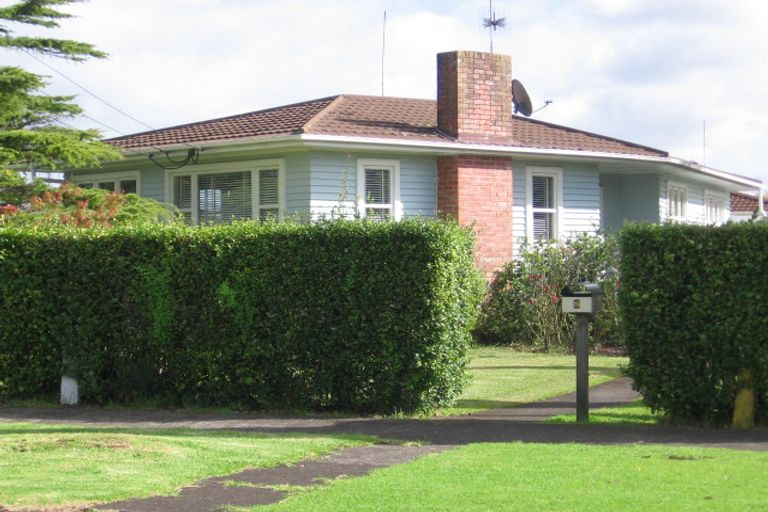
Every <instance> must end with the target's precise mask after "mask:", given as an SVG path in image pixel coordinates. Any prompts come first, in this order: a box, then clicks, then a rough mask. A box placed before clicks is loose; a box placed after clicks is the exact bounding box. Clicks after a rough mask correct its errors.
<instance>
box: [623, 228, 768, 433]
mask: <svg viewBox="0 0 768 512" xmlns="http://www.w3.org/2000/svg"><path fill="white" fill-rule="evenodd" d="M621 250H622V258H623V265H622V269H623V275H622V280H623V281H622V282H623V287H622V289H621V294H620V300H621V305H622V312H623V316H624V321H625V330H626V336H627V339H626V343H627V349H628V352H629V356H630V363H629V367H628V372H629V374H630V375H631V376H632V378H633V379H634V382H635V386H636V387H637V389H638V390H639V391H640V392H641V393H642V394H643V397H644V399H645V401H646V402H647V403H648V404H649V405H650V406H651V407H652V408H653V409H655V410H660V411H663V412H665V413H668V414H670V415H671V416H672V417H673V418H675V419H676V420H680V421H685V422H691V423H706V424H724V423H727V422H728V421H730V419H731V415H732V413H733V402H734V397H735V394H736V392H737V390H738V388H739V379H738V376H739V373H740V372H741V371H742V370H752V371H753V373H754V375H755V392H756V395H757V411H758V416H759V418H762V421H765V420H766V415H767V412H766V403H767V401H768V273H766V272H765V269H766V268H768V225H765V224H761V225H756V224H754V225H753V224H734V225H726V226H723V227H718V228H715V227H703V226H679V225H667V226H650V225H638V226H633V227H631V228H628V229H626V230H625V231H624V232H623V233H622V235H621Z"/></svg>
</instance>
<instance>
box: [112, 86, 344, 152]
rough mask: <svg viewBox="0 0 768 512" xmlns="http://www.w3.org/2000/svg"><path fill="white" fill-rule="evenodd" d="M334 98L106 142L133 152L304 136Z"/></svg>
mask: <svg viewBox="0 0 768 512" xmlns="http://www.w3.org/2000/svg"><path fill="white" fill-rule="evenodd" d="M334 98H335V97H330V98H321V99H318V100H312V101H305V102H303V103H296V104H294V105H285V106H282V107H275V108H270V109H267V110H259V111H256V112H249V113H247V114H239V115H236V116H229V117H221V118H218V119H211V120H208V121H200V122H197V123H190V124H183V125H180V126H171V127H170V128H161V129H160V130H154V131H151V132H142V133H137V134H134V135H125V136H122V137H115V138H112V139H107V142H109V143H110V144H112V145H114V146H117V147H118V148H119V149H133V148H147V147H152V146H159V147H162V146H168V145H174V144H198V143H202V142H212V141H221V140H237V139H250V138H256V137H268V136H275V135H290V134H292V133H301V129H302V127H303V126H304V125H306V124H307V123H308V122H309V121H310V120H311V119H312V118H313V117H315V116H316V115H317V114H319V113H320V112H322V111H323V109H325V108H326V107H328V105H330V104H331V103H332V102H333V100H334Z"/></svg>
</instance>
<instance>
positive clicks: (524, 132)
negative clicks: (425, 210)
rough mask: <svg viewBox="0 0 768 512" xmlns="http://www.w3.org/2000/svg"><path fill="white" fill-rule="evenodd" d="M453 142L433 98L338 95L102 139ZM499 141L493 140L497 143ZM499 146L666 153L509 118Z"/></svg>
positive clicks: (154, 142) (142, 142)
mask: <svg viewBox="0 0 768 512" xmlns="http://www.w3.org/2000/svg"><path fill="white" fill-rule="evenodd" d="M302 133H306V134H313V135H335V136H340V137H347V138H350V139H353V138H356V137H359V138H376V139H396V140H403V141H413V142H427V143H428V142H455V141H454V139H452V138H450V137H448V136H447V135H445V134H442V133H440V132H439V131H438V130H437V107H436V102H435V101H433V100H424V99H412V98H390V97H381V96H358V95H339V96H332V97H329V98H320V99H316V100H311V101H306V102H303V103H296V104H293V105H285V106H281V107H275V108H270V109H267V110H259V111H256V112H250V113H246V114H239V115H235V116H230V117H222V118H218V119H211V120H208V121H201V122H197V123H190V124H185V125H181V126H173V127H170V128H163V129H160V130H154V131H150V132H143V133H138V134H135V135H126V136H122V137H115V138H112V139H107V142H109V143H110V144H112V145H114V146H116V147H117V148H119V149H125V150H127V149H137V148H150V147H156V148H162V147H163V146H172V145H178V144H203V143H206V142H222V141H232V142H236V141H238V140H247V139H258V138H267V137H275V136H280V135H296V134H302ZM497 145H498V144H497ZM503 145H504V146H508V147H514V148H535V149H551V150H563V151H590V152H603V153H617V154H630V155H644V156H653V157H666V156H668V153H666V152H664V151H660V150H657V149H653V148H649V147H645V146H641V145H638V144H633V143H631V142H626V141H622V140H619V139H614V138H611V137H605V136H602V135H597V134H593V133H589V132H585V131H582V130H576V129H574V128H568V127H565V126H558V125H555V124H551V123H545V122H542V121H537V120H533V119H529V118H524V117H519V116H513V118H512V137H510V138H509V140H507V141H506V142H505V143H504V144H503Z"/></svg>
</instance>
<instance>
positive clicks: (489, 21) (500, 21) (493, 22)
mask: <svg viewBox="0 0 768 512" xmlns="http://www.w3.org/2000/svg"><path fill="white" fill-rule="evenodd" d="M506 23H507V20H506V18H497V17H496V13H495V12H493V0H488V17H487V18H484V19H483V26H484V27H485V28H490V29H491V30H490V31H489V32H488V34H489V36H490V39H491V53H493V33H494V32H496V29H497V28H502V27H504V25H506Z"/></svg>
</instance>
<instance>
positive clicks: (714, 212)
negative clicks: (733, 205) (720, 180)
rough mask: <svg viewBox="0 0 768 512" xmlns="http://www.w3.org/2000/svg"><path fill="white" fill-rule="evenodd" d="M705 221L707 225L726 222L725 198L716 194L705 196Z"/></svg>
mask: <svg viewBox="0 0 768 512" xmlns="http://www.w3.org/2000/svg"><path fill="white" fill-rule="evenodd" d="M704 209H705V220H706V223H707V224H716V225H717V224H722V223H723V222H725V198H724V197H722V196H719V195H715V194H705V195H704Z"/></svg>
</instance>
